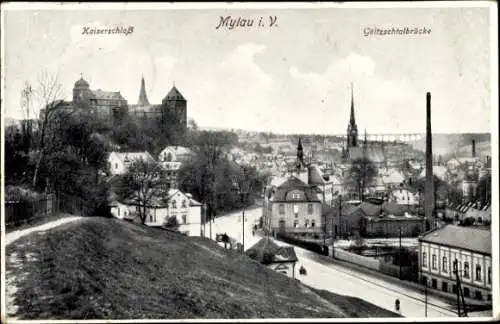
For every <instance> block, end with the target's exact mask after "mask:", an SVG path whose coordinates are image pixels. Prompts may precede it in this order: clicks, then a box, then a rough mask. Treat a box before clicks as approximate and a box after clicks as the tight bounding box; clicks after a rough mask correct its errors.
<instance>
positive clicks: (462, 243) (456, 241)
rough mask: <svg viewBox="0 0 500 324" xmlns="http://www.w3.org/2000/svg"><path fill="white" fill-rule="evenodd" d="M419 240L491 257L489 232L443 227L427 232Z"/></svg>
mask: <svg viewBox="0 0 500 324" xmlns="http://www.w3.org/2000/svg"><path fill="white" fill-rule="evenodd" d="M420 240H421V241H423V242H429V243H435V244H441V245H447V246H450V247H455V248H459V249H464V250H469V251H475V252H479V253H483V254H487V255H491V244H492V236H491V231H490V230H485V229H479V228H474V227H465V226H456V225H445V226H444V227H441V228H437V229H435V230H433V231H430V232H427V233H426V234H424V235H423V236H422V237H420Z"/></svg>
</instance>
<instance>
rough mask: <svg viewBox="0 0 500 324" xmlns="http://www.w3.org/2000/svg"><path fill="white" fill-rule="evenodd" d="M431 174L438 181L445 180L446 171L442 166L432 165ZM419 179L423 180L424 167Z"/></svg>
mask: <svg viewBox="0 0 500 324" xmlns="http://www.w3.org/2000/svg"><path fill="white" fill-rule="evenodd" d="M432 172H433V174H434V176H436V177H438V178H439V179H440V180H446V178H447V173H448V169H446V167H445V166H444V165H434V166H433V167H432ZM419 177H420V178H425V167H424V168H422V172H420V175H419Z"/></svg>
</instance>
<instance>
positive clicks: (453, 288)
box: [451, 285, 457, 294]
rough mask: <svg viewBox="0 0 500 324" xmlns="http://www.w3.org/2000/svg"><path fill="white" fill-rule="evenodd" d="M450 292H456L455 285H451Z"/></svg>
mask: <svg viewBox="0 0 500 324" xmlns="http://www.w3.org/2000/svg"><path fill="white" fill-rule="evenodd" d="M451 292H452V293H454V294H456V293H457V285H453V286H451Z"/></svg>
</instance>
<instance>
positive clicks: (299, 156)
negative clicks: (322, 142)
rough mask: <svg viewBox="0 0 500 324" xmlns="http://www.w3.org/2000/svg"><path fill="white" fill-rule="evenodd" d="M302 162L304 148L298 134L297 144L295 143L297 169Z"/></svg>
mask: <svg viewBox="0 0 500 324" xmlns="http://www.w3.org/2000/svg"><path fill="white" fill-rule="evenodd" d="M303 164H304V148H303V147H302V139H301V138H300V136H299V144H298V145H297V170H298V171H300V168H301V167H302V165H303Z"/></svg>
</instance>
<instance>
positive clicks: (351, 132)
mask: <svg viewBox="0 0 500 324" xmlns="http://www.w3.org/2000/svg"><path fill="white" fill-rule="evenodd" d="M356 146H358V126H357V125H356V119H355V117H354V94H353V89H352V83H351V118H350V120H349V125H348V126H347V148H346V149H347V150H349V148H351V147H356Z"/></svg>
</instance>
